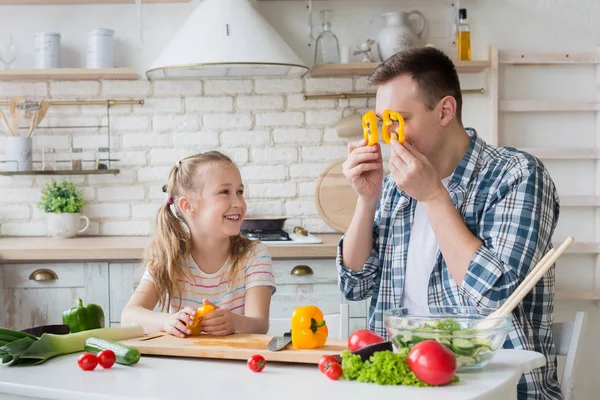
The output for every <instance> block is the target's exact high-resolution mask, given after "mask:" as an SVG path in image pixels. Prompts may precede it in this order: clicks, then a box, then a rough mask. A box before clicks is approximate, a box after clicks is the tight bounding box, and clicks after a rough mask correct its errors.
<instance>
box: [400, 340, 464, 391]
mask: <svg viewBox="0 0 600 400" xmlns="http://www.w3.org/2000/svg"><path fill="white" fill-rule="evenodd" d="M408 367H409V368H410V369H411V370H412V371H413V372H414V373H415V375H416V376H417V378H419V379H420V380H422V381H423V382H425V383H429V384H430V385H445V384H447V383H448V382H450V381H451V380H452V378H453V377H454V373H455V372H456V356H455V355H454V353H452V351H450V349H449V348H447V347H446V346H444V345H443V344H441V343H439V342H436V341H435V340H423V341H422V342H419V343H417V344H415V345H414V346H413V348H412V349H411V350H410V353H408Z"/></svg>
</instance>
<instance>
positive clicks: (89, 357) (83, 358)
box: [77, 353, 98, 371]
mask: <svg viewBox="0 0 600 400" xmlns="http://www.w3.org/2000/svg"><path fill="white" fill-rule="evenodd" d="M77 364H79V368H81V369H82V370H84V371H92V370H93V369H94V368H96V366H97V365H98V357H96V355H95V354H94V353H82V354H81V355H80V356H79V358H78V359H77Z"/></svg>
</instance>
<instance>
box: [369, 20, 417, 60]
mask: <svg viewBox="0 0 600 400" xmlns="http://www.w3.org/2000/svg"><path fill="white" fill-rule="evenodd" d="M411 15H418V16H419V18H420V19H421V26H420V28H419V30H417V31H415V30H414V29H413V28H412V26H411V24H410V21H409V18H410V17H411ZM381 16H382V17H383V18H385V20H386V26H385V27H384V28H383V29H382V30H381V32H379V36H378V37H377V39H378V40H377V45H378V47H379V55H380V56H381V60H382V61H385V60H387V59H388V58H390V57H391V56H393V55H394V54H396V53H397V52H399V51H402V50H408V49H411V48H414V47H420V46H421V44H420V39H421V36H422V35H423V32H424V31H425V24H426V20H425V16H424V15H423V13H421V11H418V10H414V11H411V12H408V13H406V12H389V13H384V14H381Z"/></svg>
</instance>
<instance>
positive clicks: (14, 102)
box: [9, 96, 23, 136]
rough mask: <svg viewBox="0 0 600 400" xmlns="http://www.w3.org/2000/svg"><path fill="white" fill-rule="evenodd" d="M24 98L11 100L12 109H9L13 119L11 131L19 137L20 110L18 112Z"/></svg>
mask: <svg viewBox="0 0 600 400" xmlns="http://www.w3.org/2000/svg"><path fill="white" fill-rule="evenodd" d="M22 101H23V98H22V97H20V96H17V97H13V98H12V99H11V100H10V107H9V113H10V118H11V123H12V124H11V129H12V132H13V135H14V136H19V120H18V114H17V113H18V110H17V104H18V103H20V102H22Z"/></svg>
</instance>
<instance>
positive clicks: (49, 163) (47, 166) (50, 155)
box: [42, 147, 55, 171]
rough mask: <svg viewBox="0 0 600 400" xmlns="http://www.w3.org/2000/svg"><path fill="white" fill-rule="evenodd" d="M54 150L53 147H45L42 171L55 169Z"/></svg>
mask: <svg viewBox="0 0 600 400" xmlns="http://www.w3.org/2000/svg"><path fill="white" fill-rule="evenodd" d="M54 152H55V151H54V149H53V148H51V147H49V148H45V149H44V151H43V153H42V171H53V170H54Z"/></svg>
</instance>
